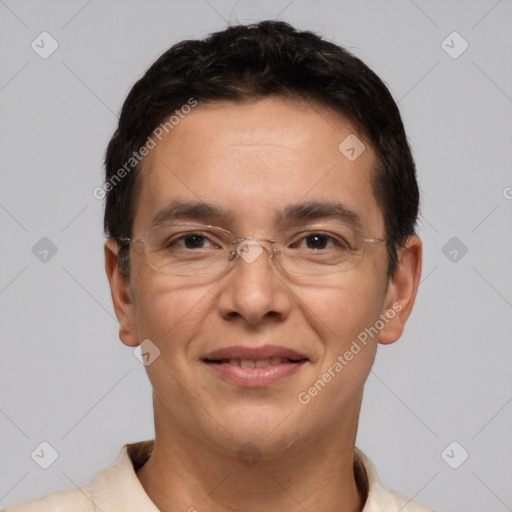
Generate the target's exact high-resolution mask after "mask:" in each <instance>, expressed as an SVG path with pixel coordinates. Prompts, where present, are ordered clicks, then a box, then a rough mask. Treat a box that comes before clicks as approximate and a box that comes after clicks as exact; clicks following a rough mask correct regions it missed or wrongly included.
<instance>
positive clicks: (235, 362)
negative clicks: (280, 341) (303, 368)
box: [229, 356, 288, 368]
mask: <svg viewBox="0 0 512 512" xmlns="http://www.w3.org/2000/svg"><path fill="white" fill-rule="evenodd" d="M287 361H288V359H286V358H284V357H279V356H274V357H271V358H269V359H258V360H252V359H230V360H229V364H230V365H231V366H240V367H241V368H267V367H268V366H275V365H276V364H281V363H285V362H287Z"/></svg>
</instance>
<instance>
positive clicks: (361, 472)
mask: <svg viewBox="0 0 512 512" xmlns="http://www.w3.org/2000/svg"><path fill="white" fill-rule="evenodd" d="M354 473H355V475H356V481H358V487H359V488H360V489H362V491H363V493H364V494H365V495H366V502H365V505H364V508H363V512H398V511H400V512H433V511H432V509H430V508H427V507H424V506H423V505H420V504H419V503H418V502H416V501H413V500H411V499H409V498H406V497H405V496H402V495H401V494H399V493H397V492H395V491H392V490H391V489H388V488H387V487H385V486H384V485H382V484H381V483H380V482H379V480H378V479H377V472H376V471H375V467H374V465H373V464H372V462H371V461H370V459H368V457H366V455H365V454H364V453H363V452H361V451H360V450H358V449H357V448H356V451H355V459H354Z"/></svg>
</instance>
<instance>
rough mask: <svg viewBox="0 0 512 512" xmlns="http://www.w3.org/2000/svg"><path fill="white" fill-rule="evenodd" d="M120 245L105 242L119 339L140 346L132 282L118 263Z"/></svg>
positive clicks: (106, 260) (109, 241)
mask: <svg viewBox="0 0 512 512" xmlns="http://www.w3.org/2000/svg"><path fill="white" fill-rule="evenodd" d="M118 252H119V245H118V244H117V243H116V242H115V241H114V240H110V239H108V240H107V241H106V242H105V271H106V273H107V277H108V282H109V284H110V293H111V294H112V303H113V305H114V311H115V313H116V317H117V320H118V322H119V339H120V340H121V341H122V342H123V343H124V344H125V345H128V346H129V347H136V346H137V345H139V337H138V335H137V329H136V325H135V312H134V307H133V301H132V291H131V287H130V280H129V278H128V277H126V276H124V275H123V274H121V272H120V270H119V265H118V263H117V253H118Z"/></svg>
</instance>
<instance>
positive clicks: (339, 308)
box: [294, 271, 384, 352]
mask: <svg viewBox="0 0 512 512" xmlns="http://www.w3.org/2000/svg"><path fill="white" fill-rule="evenodd" d="M294 291H295V294H296V296H297V298H298V301H297V304H298V306H299V307H300V308H301V310H302V315H303V316H304V317H305V318H306V320H307V322H308V323H309V324H310V325H311V326H312V328H313V329H314V330H315V331H316V332H317V334H318V335H319V337H320V338H321V339H322V340H323V341H324V345H325V349H326V351H327V352H329V351H332V350H343V349H344V348H345V347H346V346H347V345H348V346H350V343H351V341H352V340H353V339H354V338H357V336H358V334H359V333H360V332H361V331H364V329H365V328H367V327H369V326H370V325H373V324H374V323H375V321H376V320H377V319H378V318H379V314H380V311H381V308H382V304H383V301H384V289H383V288H382V285H381V283H380V282H379V281H378V280H377V279H375V278H374V276H368V274H367V273H366V272H364V271H363V272H360V273H358V272H355V271H354V272H352V273H350V274H340V275H339V276H335V275H330V276H323V278H322V282H318V283H317V284H316V286H308V287H307V288H306V287H304V288H302V289H298V288H296V289H295V290H294ZM301 305H302V306H301Z"/></svg>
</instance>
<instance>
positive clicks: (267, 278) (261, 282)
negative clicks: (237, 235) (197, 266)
mask: <svg viewBox="0 0 512 512" xmlns="http://www.w3.org/2000/svg"><path fill="white" fill-rule="evenodd" d="M262 242H263V241H259V240H258V239H255V238H245V239H243V240H241V241H240V243H239V244H238V246H237V248H236V249H235V251H234V253H233V256H232V257H231V259H232V260H233V259H234V260H235V261H234V262H233V263H234V266H233V268H232V269H231V271H230V272H229V273H228V274H227V275H226V276H225V278H224V279H223V281H222V286H223V288H222V291H221V293H220V296H219V299H218V308H219V313H220V315H221V316H222V317H223V318H224V319H226V320H234V319H243V320H244V321H245V322H247V323H248V324H251V325H256V324H259V323H260V322H263V321H265V320H267V319H273V320H281V321H282V320H284V319H285V318H287V317H288V315H289V313H290V309H291V305H292V301H291V291H290V290H289V289H288V287H287V286H286V284H285V283H284V282H283V281H284V280H283V276H281V275H279V273H278V270H277V269H276V267H275V266H274V264H273V263H272V261H271V257H270V256H271V254H272V251H271V249H270V246H269V247H268V248H266V247H264V245H263V243H262Z"/></svg>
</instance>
